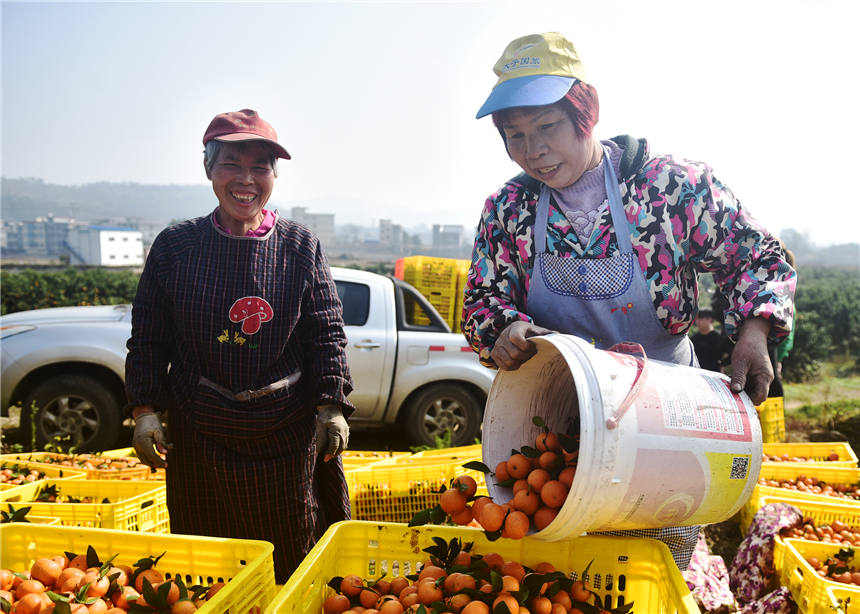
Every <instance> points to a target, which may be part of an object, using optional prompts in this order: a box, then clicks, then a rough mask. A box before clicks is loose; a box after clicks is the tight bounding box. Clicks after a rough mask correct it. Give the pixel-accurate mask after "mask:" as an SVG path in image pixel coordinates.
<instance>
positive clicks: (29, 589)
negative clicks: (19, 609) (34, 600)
mask: <svg viewBox="0 0 860 614" xmlns="http://www.w3.org/2000/svg"><path fill="white" fill-rule="evenodd" d="M44 592H45V585H44V584H42V583H41V582H39V581H38V580H24V581H23V582H21V584H19V585H18V588H16V589H15V598H16V599H23V597H24V595H29V594H30V593H37V594H38V593H44Z"/></svg>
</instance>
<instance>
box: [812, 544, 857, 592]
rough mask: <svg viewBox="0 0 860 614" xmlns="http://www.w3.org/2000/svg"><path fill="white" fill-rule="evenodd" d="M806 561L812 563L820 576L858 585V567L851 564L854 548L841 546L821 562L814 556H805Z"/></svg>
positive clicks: (833, 580)
mask: <svg viewBox="0 0 860 614" xmlns="http://www.w3.org/2000/svg"><path fill="white" fill-rule="evenodd" d="M806 562H807V563H809V564H810V565H812V567H813V569H815V572H816V573H817V574H818V575H819V576H821V577H822V578H825V579H827V580H830V581H832V582H841V583H843V584H853V585H855V586H860V569H858V568H857V567H856V566H855V565H854V564H853V563H854V550H853V549H851V548H842V549H841V550H840V551H839V552H837V553H836V554H835V555H833V556H830V557H827V559H826V560H825V561H824V562H823V563H822V562H821V561H819V560H818V559H817V558H815V557H814V556H810V557H806Z"/></svg>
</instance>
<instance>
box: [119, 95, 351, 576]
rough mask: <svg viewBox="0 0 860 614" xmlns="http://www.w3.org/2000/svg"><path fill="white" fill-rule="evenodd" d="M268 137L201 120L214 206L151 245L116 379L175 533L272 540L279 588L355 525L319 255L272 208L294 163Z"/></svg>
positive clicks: (255, 118) (346, 411) (328, 299)
mask: <svg viewBox="0 0 860 614" xmlns="http://www.w3.org/2000/svg"><path fill="white" fill-rule="evenodd" d="M277 139H278V137H277V134H276V133H275V130H274V129H273V128H272V126H271V125H269V123H268V122H266V121H264V120H263V119H262V118H261V117H260V116H259V115H258V114H257V113H256V112H255V111H253V110H251V109H242V110H241V111H235V112H230V113H221V114H219V115H216V116H215V118H214V119H213V120H212V122H211V123H210V124H209V127H208V128H207V130H206V132H205V134H204V136H203V145H204V147H205V150H204V154H203V166H204V170H205V171H206V177H207V178H208V179H209V180H210V181H211V182H212V189H213V191H214V193H215V197H216V199H217V203H218V206H217V207H216V208H215V209H214V210H213V211H211V212H210V213H208V214H206V215H203V216H201V217H198V218H196V219H193V220H187V221H184V222H180V223H179V224H175V225H173V226H169V227H168V228H166V229H165V230H163V231H161V233H160V234H159V235H158V237H156V239H155V242H154V243H153V245H152V249H151V251H150V252H149V256H148V257H147V259H146V265H145V266H144V269H143V274H142V275H141V277H140V283H139V285H138V288H137V295H136V296H135V299H134V306H133V309H132V316H131V338H130V339H129V340H128V356H127V358H126V365H125V374H126V378H125V381H126V389H127V394H128V401H129V405H128V407H129V409H130V410H131V413H132V416H133V418H134V421H135V427H134V447H135V450H137V454H138V456H139V457H140V459H141V461H142V462H144V463H146V464H147V465H149V466H150V467H165V466H166V468H167V508H168V512H169V514H170V528H171V531H173V532H175V533H184V534H191V535H207V536H212V537H232V538H243V539H260V540H264V541H268V542H271V543H272V544H274V546H275V552H274V563H275V579H276V580H277V582H278V583H279V584H281V583H284V582H286V580H287V578H288V577H289V576H290V574H291V573H292V572H293V571H294V570H295V569H296V567H298V565H299V563H301V561H302V559H304V557H305V556H306V555H307V553H308V551H309V550H310V549H311V547H313V545H314V543H315V541H316V539H318V538H319V537H320V536H321V535H322V532H323V531H324V530H325V529H326V527H327V526H328V525H330V524H332V523H334V522H337V521H339V520H346V519H349V496H348V492H347V487H346V480H345V477H344V473H343V464H342V462H341V459H340V453H341V452H342V451H343V450H344V449H345V448H346V446H347V440H348V437H349V427H348V425H347V422H346V418H347V417H348V416H349V415H350V414H351V413H352V411H353V407H352V405H351V404H350V403H349V402H348V401H347V395H349V393H350V392H351V391H352V381H351V379H350V375H349V369H348V367H347V362H346V351H345V348H346V334H345V333H344V330H343V317H342V311H343V308H342V306H341V302H340V299H339V297H338V294H337V290H336V288H335V284H334V281H333V280H332V277H331V271H330V270H329V266H328V263H327V261H326V257H325V254H324V252H323V248H322V245H321V244H320V242H319V239H318V238H317V237H316V236H315V235H314V234H313V233H312V232H311V231H310V230H308V229H307V228H305V227H304V226H301V225H299V224H296V223H295V222H291V221H289V220H286V219H284V218H281V217H279V216H278V215H277V213H275V212H273V211H271V210H268V209H266V208H265V206H266V203H267V201H268V200H269V196H271V194H272V189H273V187H274V183H275V178H276V177H277V166H276V162H277V160H278V158H283V159H286V160H289V159H290V155H289V154H288V153H287V151H286V150H285V149H284V148H283V147H282V146H281V145H280V144H279V143H278V140H277ZM165 409H168V432H169V438H168V437H167V435H166V434H165V432H164V430H163V428H162V415H161V414H160V412H163V411H164V410H165ZM168 439H169V441H170V443H169V444H168V443H167V441H168ZM163 454H166V457H167V458H166V459H165V458H163V457H162V455H163Z"/></svg>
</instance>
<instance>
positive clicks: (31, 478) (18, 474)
mask: <svg viewBox="0 0 860 614" xmlns="http://www.w3.org/2000/svg"><path fill="white" fill-rule="evenodd" d="M44 477H45V474H44V473H42V472H41V471H38V470H37V469H27V468H26V467H19V466H18V465H11V466H10V465H7V464H6V463H3V466H2V467H0V484H8V485H10V486H17V485H19V484H27V483H29V482H35V481H36V480H41V479H43V478H44Z"/></svg>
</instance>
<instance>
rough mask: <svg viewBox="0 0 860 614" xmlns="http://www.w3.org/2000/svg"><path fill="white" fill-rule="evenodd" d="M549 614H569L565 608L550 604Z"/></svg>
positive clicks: (557, 604) (558, 604)
mask: <svg viewBox="0 0 860 614" xmlns="http://www.w3.org/2000/svg"><path fill="white" fill-rule="evenodd" d="M550 614H569V613H568V611H567V608H565V607H564V606H563V605H561V604H560V603H554V604H552V609H551V610H550Z"/></svg>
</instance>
